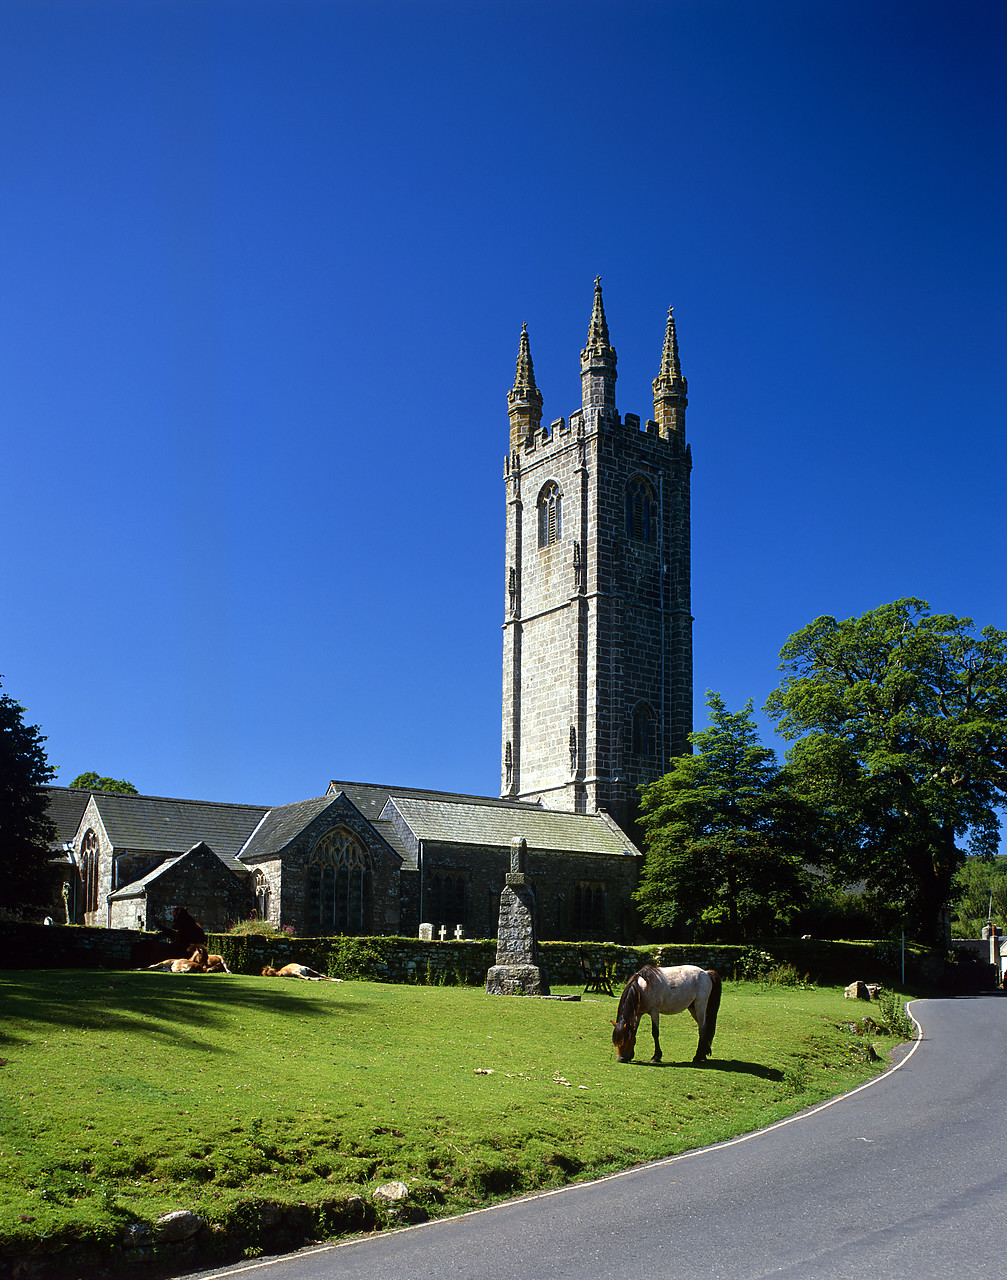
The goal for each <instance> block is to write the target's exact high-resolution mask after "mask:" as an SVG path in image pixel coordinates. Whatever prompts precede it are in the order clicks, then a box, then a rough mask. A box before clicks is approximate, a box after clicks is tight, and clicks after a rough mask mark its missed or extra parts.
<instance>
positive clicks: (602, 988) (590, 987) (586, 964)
mask: <svg viewBox="0 0 1007 1280" xmlns="http://www.w3.org/2000/svg"><path fill="white" fill-rule="evenodd" d="M580 972H581V976H582V977H583V979H584V994H585V995H586V994H587V993H588V992H589V991H593V992H595V993H596V994H597V995H599V996H614V995H615V992H614V991H613V990H612V983H611V981H610V979H609V976H608V972H607V970H606V969H605V963H604V961H602V960H592V959H591V957H590V956H586V955H585V954H584V952H583V951H582V952H581V953H580Z"/></svg>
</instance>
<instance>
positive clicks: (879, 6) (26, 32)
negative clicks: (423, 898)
mask: <svg viewBox="0 0 1007 1280" xmlns="http://www.w3.org/2000/svg"><path fill="white" fill-rule="evenodd" d="M1005 47H1007V10H1005V9H1004V7H1003V6H1001V5H997V4H993V3H989V2H988V0H956V2H955V3H928V2H927V0H911V2H910V0H907V2H906V3H886V2H885V0H870V2H869V3H856V2H850V0H843V2H842V3H834V2H832V0H815V2H814V3H808V2H807V0H800V2H799V3H790V2H789V0H751V2H734V0H724V2H720V0H661V2H660V3H650V2H647V0H621V3H619V4H617V5H613V4H611V3H608V2H606V3H596V2H595V0H538V2H537V3H523V2H522V0H512V2H508V3H502V2H498V0H462V2H458V3H456V2H454V0H414V2H396V0H365V2H363V3H355V2H346V3H342V2H339V0H206V2H202V3H201V2H200V0H167V2H164V3H162V2H160V0H121V2H107V3H98V2H95V0H66V2H65V3H55V2H52V0H4V3H3V4H2V6H0V126H2V127H0V239H2V243H3V244H4V246H5V253H4V258H3V265H2V268H0V271H2V276H0V422H2V428H0V430H2V452H0V469H2V475H3V503H2V505H0V539H2V541H0V548H2V554H0V672H2V673H3V676H4V691H5V692H7V693H9V694H11V695H12V696H14V697H16V698H17V699H19V700H20V701H22V702H24V703H25V704H26V705H27V708H28V717H29V719H30V720H31V721H32V722H33V723H34V722H37V723H39V724H41V726H42V728H43V731H44V732H45V733H46V734H47V735H48V743H47V748H48V751H49V755H50V759H51V760H52V762H53V763H54V764H56V765H58V766H59V781H62V782H64V783H65V782H68V781H69V780H70V779H71V778H72V777H73V776H74V775H75V774H77V773H78V772H81V771H84V770H88V769H95V770H97V771H98V772H99V773H103V774H111V775H113V776H115V777H126V778H129V779H131V780H132V781H133V782H134V783H135V784H136V785H137V786H138V787H139V789H140V790H141V791H144V792H148V793H151V794H157V795H178V796H192V797H200V798H207V799H214V800H226V801H235V802H237V801H247V802H260V803H270V804H279V803H284V802H287V801H291V800H295V799H300V798H304V797H306V796H309V795H314V794H318V793H320V792H322V791H323V790H324V788H325V786H326V784H327V782H328V780H329V779H330V778H333V777H335V778H347V779H356V780H367V781H375V782H390V783H399V784H403V785H413V786H428V787H443V788H445V789H450V790H459V791H471V792H475V793H481V794H495V793H496V790H497V788H498V785H499V715H500V711H499V706H500V660H501V635H500V623H501V621H502V610H503V596H504V574H503V515H504V508H503V486H502V480H501V474H502V463H503V457H504V454H505V452H506V449H507V415H506V392H507V389H508V387H509V386H510V384H511V382H512V380H513V373H514V361H515V358H516V355H517V345H518V336H519V333H520V329H521V324H522V323H523V322H527V324H528V328H529V333H530V337H531V343H532V353H533V356H534V360H535V370H536V374H537V377H538V382H539V385H540V387H541V388H542V390H543V393H544V396H545V408H544V413H545V417H546V419H547V420H548V419H551V418H555V417H558V416H559V415H560V414H569V412H570V411H571V409H573V408H576V407H577V405H578V404H579V360H578V357H579V352H580V349H581V347H582V346H583V343H584V339H585V336H586V333H587V323H588V318H589V314H590V307H591V297H592V282H593V280H594V277H595V276H596V275H601V276H602V277H603V281H604V289H605V304H606V310H607V313H608V320H609V327H610V331H611V335H612V342H613V345H614V346H615V347H616V349H617V351H618V353H619V384H618V389H617V390H618V403H619V408H620V410H621V411H622V412H635V413H638V414H641V415H642V416H648V415H649V413H650V412H651V404H650V382H651V379H652V378H653V377H654V376H655V374H656V373H657V368H658V360H659V357H660V351H661V343H662V339H663V333H664V319H665V314H666V311H667V307H668V306H669V304H674V306H675V314H676V317H677V321H678V330H679V339H680V348H681V357H682V365H683V371H684V372H685V374H686V376H687V377H688V379H689V388H690V407H689V415H688V434H689V438H690V440H691V442H692V448H693V455H694V463H695V466H694V471H693V547H694V554H693V612H694V614H695V618H696V622H695V653H696V667H695V687H696V705H697V727H702V725H703V723H705V718H704V707H703V698H704V692H705V690H706V689H708V688H713V689H716V690H719V691H720V692H721V693H722V694H723V696H724V698H725V699H726V701H727V703H728V706H729V707H730V708H731V709H732V710H733V709H736V708H738V707H739V706H740V705H741V704H743V703H744V702H745V701H746V700H747V699H748V698H750V697H751V698H753V699H754V700H755V703H756V706H757V707H760V708H761V705H762V703H763V702H764V700H765V698H766V695H767V694H768V693H769V692H770V691H771V690H772V689H773V688H774V687H775V685H776V683H777V681H778V678H779V674H778V671H777V663H778V653H779V649H780V647H781V645H782V644H783V642H784V641H785V640H786V638H787V636H788V635H789V634H791V633H792V632H793V631H795V630H797V629H798V628H800V627H801V626H803V625H804V624H805V623H807V622H809V621H810V620H811V619H812V618H814V617H816V616H818V615H819V614H823V613H827V614H832V615H834V616H837V617H848V616H850V615H853V614H856V613H860V612H862V611H864V610H865V609H869V608H872V607H874V606H876V605H879V604H882V603H884V602H886V601H888V600H892V599H894V598H896V597H898V596H903V595H917V596H921V597H923V598H924V599H927V600H929V601H930V602H931V604H932V606H933V607H934V609H935V610H938V611H941V612H952V613H957V614H960V615H968V616H972V617H974V618H975V620H976V622H977V623H978V624H980V625H985V624H988V623H990V624H993V625H997V626H1001V627H1003V626H1007V616H1005V609H1004V566H1005V563H1007V555H1005V551H1007V548H1005V535H1004V526H1005V521H1004V503H1003V483H1004V474H1005V460H1007V459H1005V443H1004V427H1005V412H1004V411H1005V394H1004V386H1005V368H1004V351H1005V337H1007V335H1005V326H1004V308H1003V300H1004V284H1005V274H1007V273H1005V250H1004V240H1005V237H1004V234H1003V229H1004V196H1005V186H1007V184H1005V177H1004V175H1005V172H1007V167H1005V164H1004V160H1005V154H1004V152H1005V107H1007V89H1005V77H1004V75H1003V65H1004V53H1005ZM762 723H763V724H764V725H765V724H766V722H765V721H764V720H763V721H762ZM766 736H767V739H768V740H769V741H770V742H772V743H773V745H778V744H776V743H775V741H774V739H773V738H772V735H771V733H770V732H768V726H767V734H766Z"/></svg>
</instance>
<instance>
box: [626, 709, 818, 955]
mask: <svg viewBox="0 0 1007 1280" xmlns="http://www.w3.org/2000/svg"><path fill="white" fill-rule="evenodd" d="M707 706H708V707H709V708H710V711H711V713H712V716H711V724H710V727H709V728H708V729H704V730H702V731H701V732H699V733H693V734H691V735H690V742H691V743H692V745H693V748H694V751H693V754H692V755H683V756H678V757H677V758H676V759H673V760H672V761H671V770H670V772H668V773H666V774H665V775H664V777H663V778H659V779H658V780H657V781H656V782H654V783H652V784H651V785H650V786H648V787H645V788H643V789H642V802H641V808H642V810H643V814H642V817H641V822H642V823H643V826H644V830H645V832H646V838H645V844H646V849H647V857H646V861H645V862H644V867H643V871H642V873H641V879H640V886H639V888H638V890H637V892H636V894H635V898H636V901H637V902H638V903H639V904H640V907H641V913H642V915H643V917H644V919H645V920H646V921H647V922H648V923H649V924H653V925H664V926H672V927H679V928H681V927H683V926H684V927H686V928H689V929H691V930H695V929H696V927H697V926H698V925H699V924H700V922H701V921H705V922H708V923H712V924H715V925H716V926H718V927H719V928H720V929H722V930H724V931H726V932H727V933H728V934H729V935H730V936H731V937H734V938H736V937H739V936H741V935H743V934H745V933H752V932H754V931H759V930H760V929H764V928H766V927H771V926H772V924H773V922H774V920H775V919H776V917H777V916H778V915H780V914H781V913H783V914H785V913H787V912H788V911H789V910H790V909H791V908H792V907H794V906H795V905H796V904H797V903H798V902H799V901H800V899H801V897H802V895H803V879H802V869H803V864H804V858H803V856H802V854H803V845H804V844H805V843H806V841H807V840H808V839H809V837H810V834H811V832H812V831H813V829H814V825H815V821H814V815H813V813H812V812H811V811H810V810H809V809H808V808H807V807H806V806H805V805H804V804H803V803H802V802H801V801H800V799H799V798H798V797H797V796H796V795H795V794H794V792H793V790H792V788H791V787H790V786H789V782H788V778H787V776H786V774H785V773H784V772H781V770H780V769H779V768H778V767H777V762H776V756H775V754H774V753H773V752H772V751H771V750H770V749H769V748H768V747H764V746H762V745H761V743H760V742H759V739H758V730H757V728H756V726H755V724H754V723H753V721H752V704H751V702H749V703H748V704H747V705H746V706H745V707H744V709H743V710H741V711H739V712H736V713H733V714H732V713H731V712H729V711H728V710H727V708H726V707H725V705H724V702H723V699H722V698H721V697H720V695H719V694H717V693H713V692H710V693H708V694H707Z"/></svg>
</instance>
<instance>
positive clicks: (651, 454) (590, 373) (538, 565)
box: [501, 280, 692, 836]
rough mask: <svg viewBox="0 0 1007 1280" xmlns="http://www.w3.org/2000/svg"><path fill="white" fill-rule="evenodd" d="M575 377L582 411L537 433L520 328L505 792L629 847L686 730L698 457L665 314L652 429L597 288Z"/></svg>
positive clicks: (510, 406)
mask: <svg viewBox="0 0 1007 1280" xmlns="http://www.w3.org/2000/svg"><path fill="white" fill-rule="evenodd" d="M580 367H581V384H582V403H581V407H580V408H579V409H577V410H576V411H575V412H574V413H572V414H571V415H570V417H569V420H564V419H563V418H557V419H556V420H555V421H554V422H553V423H552V424H551V425H549V426H545V427H544V426H542V422H541V420H542V393H541V392H540V391H539V389H538V387H537V386H536V385H535V373H534V369H533V367H532V359H531V348H530V346H529V342H528V331H527V327H525V328H524V329H523V330H522V332H521V344H520V348H519V352H518V361H517V376H516V377H515V379H514V386H513V388H512V389H511V391H510V393H509V394H508V396H507V411H508V414H509V416H510V453H509V455H508V457H507V460H506V464H505V468H504V481H505V485H506V493H507V564H506V598H505V609H506V613H505V618H506V620H505V622H504V627H503V631H504V664H503V746H502V758H503V766H502V779H501V794H502V795H503V796H506V797H510V798H512V799H520V800H541V802H542V803H543V804H544V805H545V806H546V807H547V808H550V809H562V810H568V811H571V812H575V813H592V812H594V810H595V809H597V808H604V809H607V810H608V812H609V813H610V814H611V815H612V817H613V818H614V819H615V820H616V821H617V822H618V823H619V824H620V825H621V826H622V827H623V829H624V830H626V832H627V834H630V835H631V836H632V835H633V826H634V824H635V819H636V814H637V812H638V795H637V791H636V788H637V786H638V785H639V784H640V783H643V782H652V781H653V780H654V779H655V778H657V777H659V776H660V775H661V774H662V773H664V772H666V770H667V762H668V758H669V757H670V756H672V755H677V754H680V753H681V752H683V751H686V750H688V741H687V739H688V734H689V733H690V732H691V731H692V613H691V602H690V589H689V585H690V564H689V554H690V545H689V544H690V520H689V474H690V471H691V469H692V455H691V451H690V449H689V446H688V445H687V444H686V442H685V407H686V403H687V401H686V390H687V387H686V381H685V378H683V377H682V373H681V369H680V368H679V360H678V339H677V336H676V332H675V320H674V316H673V314H672V312H670V311H669V313H668V326H667V330H666V333H665V339H664V350H663V352H662V354H661V367H660V371H659V373H658V376H657V377H656V378H655V379H654V384H653V385H654V418H653V420H652V421H648V422H645V423H644V424H642V425H641V422H640V419H639V417H637V416H636V415H635V414H631V413H627V414H626V415H625V416H624V417H620V415H619V413H618V412H617V410H616V407H615V380H616V354H615V350H614V348H613V347H612V346H611V344H610V342H609V334H608V325H607V323H606V320H605V310H604V306H603V303H602V295H601V281H600V280H597V281H595V291H594V309H593V312H592V315H591V323H590V327H589V329H588V335H587V345H586V346H585V348H584V350H583V351H582V352H581V354H580Z"/></svg>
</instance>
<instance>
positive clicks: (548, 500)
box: [538, 480, 563, 547]
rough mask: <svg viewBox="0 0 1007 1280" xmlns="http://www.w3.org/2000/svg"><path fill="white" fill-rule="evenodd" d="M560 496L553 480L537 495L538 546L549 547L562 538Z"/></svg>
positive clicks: (557, 486)
mask: <svg viewBox="0 0 1007 1280" xmlns="http://www.w3.org/2000/svg"><path fill="white" fill-rule="evenodd" d="M562 501H563V500H562V495H561V494H560V491H559V485H558V484H557V483H556V481H555V480H550V481H549V483H548V484H547V485H545V486H544V487H543V489H542V492H541V493H540V494H539V495H538V545H539V546H540V547H551V546H552V545H553V543H554V542H559V540H560V539H561V538H562V536H563V509H562Z"/></svg>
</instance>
